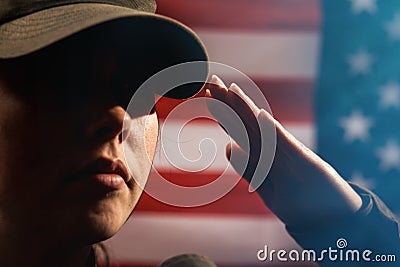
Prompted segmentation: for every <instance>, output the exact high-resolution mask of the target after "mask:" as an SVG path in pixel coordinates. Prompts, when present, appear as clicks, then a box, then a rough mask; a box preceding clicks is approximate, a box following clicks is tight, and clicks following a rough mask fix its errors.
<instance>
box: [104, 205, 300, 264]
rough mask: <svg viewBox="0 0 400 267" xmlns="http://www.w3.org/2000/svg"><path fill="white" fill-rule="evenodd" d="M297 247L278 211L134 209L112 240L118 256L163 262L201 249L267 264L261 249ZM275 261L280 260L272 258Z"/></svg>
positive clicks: (232, 260) (227, 260)
mask: <svg viewBox="0 0 400 267" xmlns="http://www.w3.org/2000/svg"><path fill="white" fill-rule="evenodd" d="M265 245H268V248H269V249H270V250H271V249H276V250H278V249H283V248H284V249H287V250H290V249H298V250H299V251H300V248H299V247H298V246H297V245H296V243H295V242H294V241H293V239H292V238H291V237H290V236H289V235H288V234H287V233H286V231H285V229H284V225H283V224H282V223H281V222H279V221H278V220H277V219H276V218H275V217H273V216H243V217H240V216H214V215H213V216H197V215H195V216H190V214H189V215H188V214H186V215H174V214H172V213H168V214H166V215H165V214H164V215H163V214H161V213H146V212H140V213H136V214H134V216H133V218H132V219H130V220H128V222H127V223H126V225H125V226H124V227H123V228H122V229H121V231H120V232H119V233H118V234H117V235H116V236H115V237H113V238H112V239H111V240H109V241H107V246H109V247H110V253H111V255H112V257H113V258H115V259H116V261H117V262H122V263H127V262H130V263H134V262H138V263H153V264H154V263H159V262H160V261H161V260H163V259H165V258H168V257H170V256H173V255H177V254H181V253H199V254H203V255H207V256H209V257H210V258H211V259H213V260H214V261H216V262H217V263H220V264H230V265H242V266H246V264H257V263H260V264H263V265H265V264H267V265H268V263H271V262H268V261H266V262H263V263H261V262H260V261H258V260H257V256H256V255H257V251H258V250H260V249H262V248H264V246H265ZM273 263H274V264H276V262H273Z"/></svg>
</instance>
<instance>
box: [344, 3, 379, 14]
mask: <svg viewBox="0 0 400 267" xmlns="http://www.w3.org/2000/svg"><path fill="white" fill-rule="evenodd" d="M350 1H351V10H352V12H353V13H354V14H360V13H361V12H368V13H370V14H373V13H375V12H376V10H377V6H376V0H350Z"/></svg>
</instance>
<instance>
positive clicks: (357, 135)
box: [339, 110, 373, 142]
mask: <svg viewBox="0 0 400 267" xmlns="http://www.w3.org/2000/svg"><path fill="white" fill-rule="evenodd" d="M339 124H340V126H341V127H342V128H343V129H344V140H346V141H348V142H352V141H354V140H357V139H359V140H361V141H366V140H367V139H368V138H369V128H371V127H372V125H373V122H372V120H371V119H370V118H367V117H364V116H363V115H362V114H361V112H360V111H358V110H355V111H353V112H352V113H351V115H350V117H347V118H342V119H341V120H340V122H339Z"/></svg>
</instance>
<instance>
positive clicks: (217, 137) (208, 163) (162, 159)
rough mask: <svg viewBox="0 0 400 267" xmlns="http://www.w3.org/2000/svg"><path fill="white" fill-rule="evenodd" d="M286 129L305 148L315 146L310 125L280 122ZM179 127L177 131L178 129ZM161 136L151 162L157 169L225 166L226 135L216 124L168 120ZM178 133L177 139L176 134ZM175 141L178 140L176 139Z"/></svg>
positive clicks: (227, 138)
mask: <svg viewBox="0 0 400 267" xmlns="http://www.w3.org/2000/svg"><path fill="white" fill-rule="evenodd" d="M284 126H285V127H286V129H287V130H288V131H289V132H291V133H292V134H293V135H294V136H295V137H296V138H298V139H299V140H300V141H301V142H303V143H304V144H305V145H306V146H307V147H309V148H311V149H315V130H314V127H313V125H310V124H301V123H299V124H295V123H292V124H291V123H288V124H284ZM181 128H182V130H181V131H179V130H180V129H181ZM160 129H161V131H160V132H161V133H162V135H163V136H165V137H161V139H160V140H162V141H161V142H159V147H158V148H157V153H156V155H155V157H154V165H155V167H156V168H157V169H159V170H161V169H170V168H171V167H172V166H175V167H176V168H178V169H181V170H188V171H200V170H204V169H207V170H211V171H214V170H224V169H226V168H227V166H228V165H229V163H228V160H227V159H226V156H225V147H226V145H227V144H228V142H229V141H230V139H229V137H228V135H227V134H226V133H225V132H224V131H223V130H222V128H221V127H219V126H218V125H216V124H210V125H206V124H205V123H190V124H187V125H185V126H184V127H183V124H182V123H180V122H179V121H176V120H175V121H174V120H169V121H168V123H166V124H162V125H161V127H160ZM178 133H180V136H179V138H177V137H176V136H177V134H178ZM174 137H176V138H174ZM176 140H179V141H176Z"/></svg>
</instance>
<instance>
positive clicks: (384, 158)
mask: <svg viewBox="0 0 400 267" xmlns="http://www.w3.org/2000/svg"><path fill="white" fill-rule="evenodd" d="M376 154H377V156H378V158H379V159H380V161H381V162H380V163H381V164H380V165H381V166H380V167H381V169H382V170H384V171H388V170H390V169H397V170H400V147H399V146H398V145H397V142H396V141H394V140H389V141H388V142H387V144H386V146H384V147H381V148H378V149H377V152H376Z"/></svg>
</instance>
